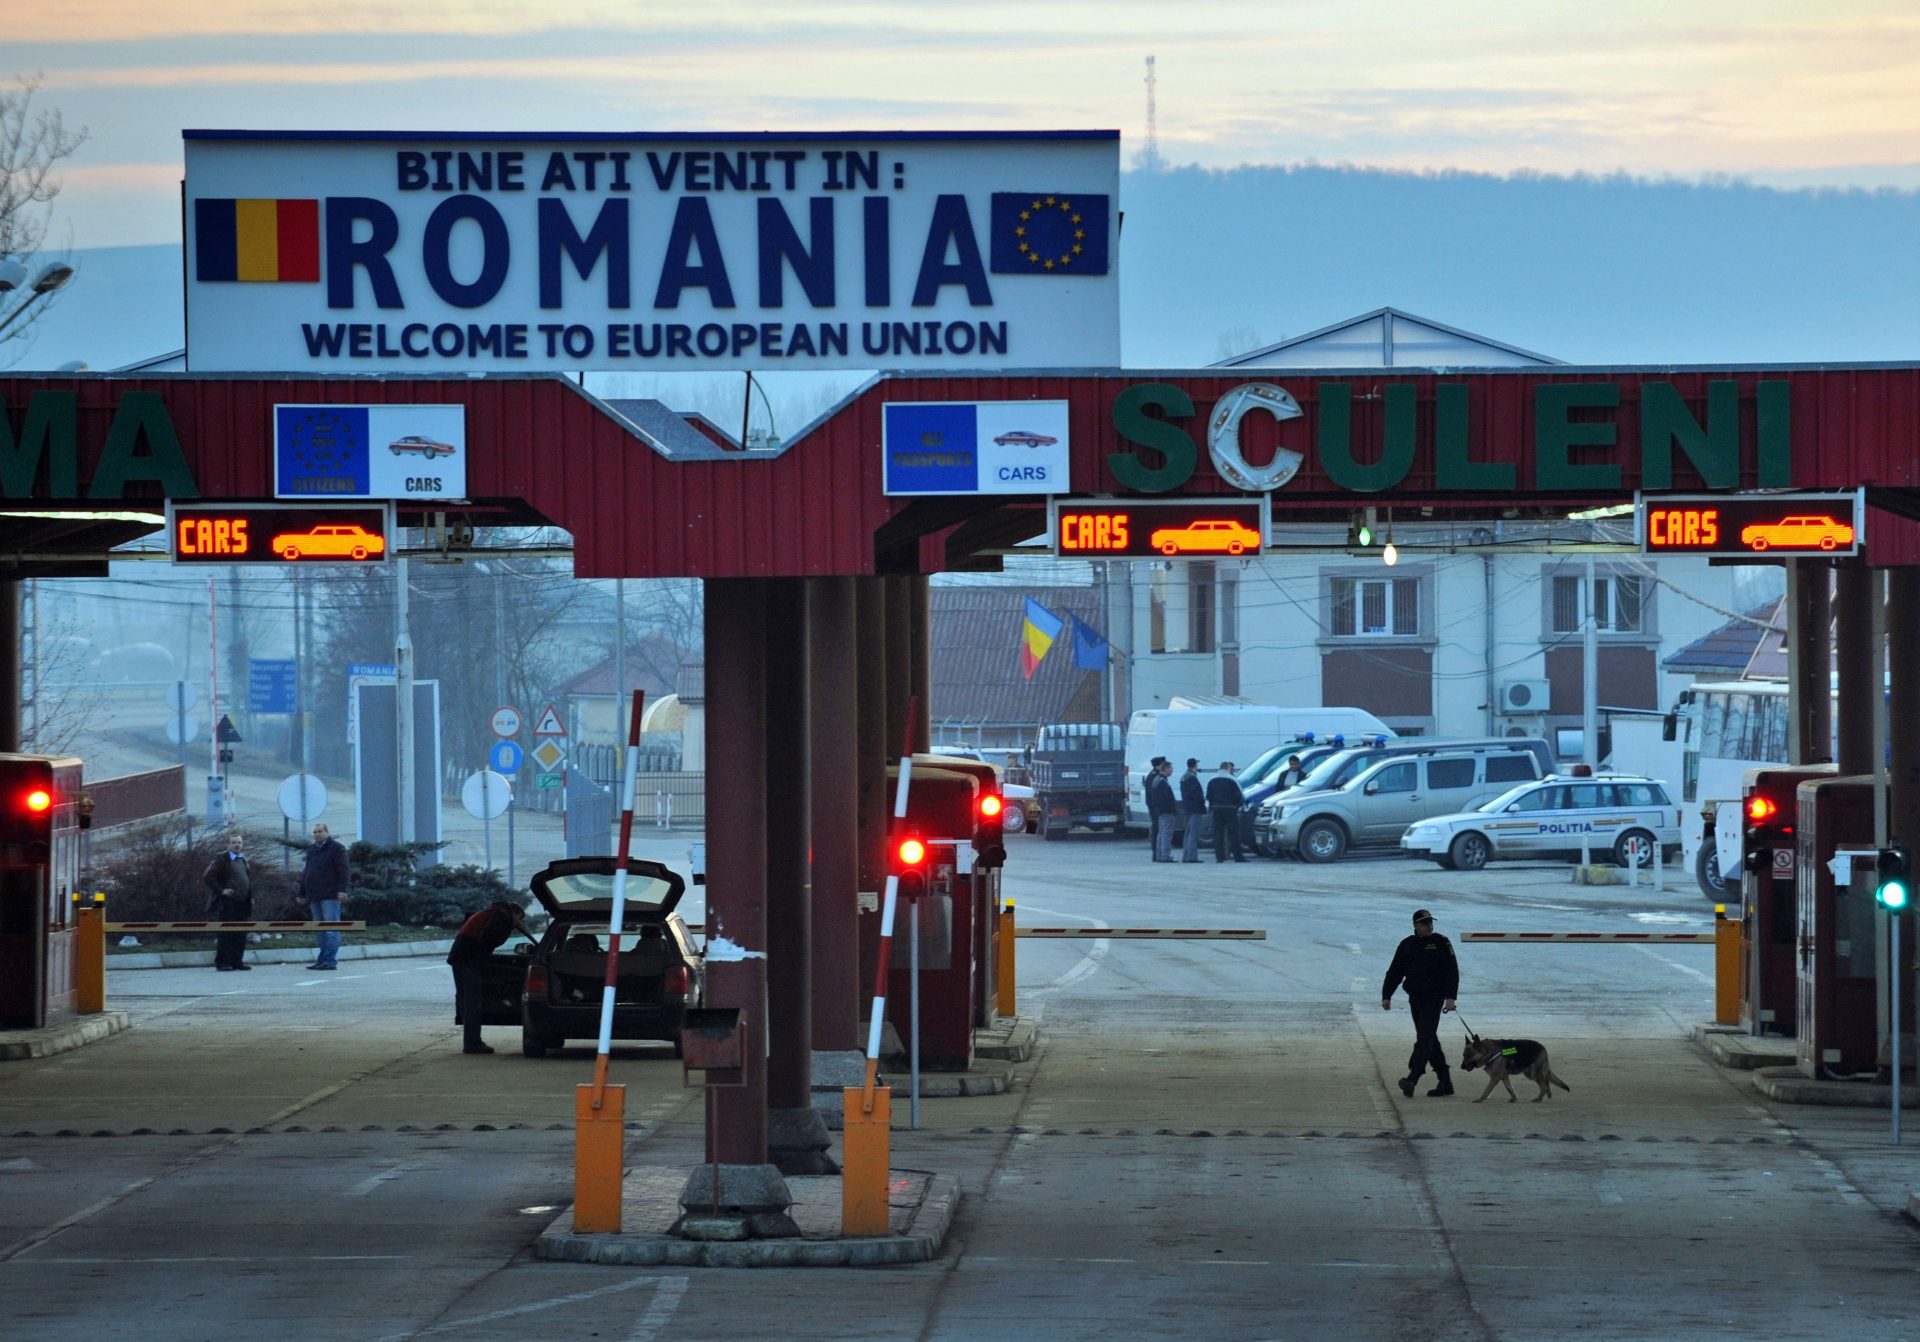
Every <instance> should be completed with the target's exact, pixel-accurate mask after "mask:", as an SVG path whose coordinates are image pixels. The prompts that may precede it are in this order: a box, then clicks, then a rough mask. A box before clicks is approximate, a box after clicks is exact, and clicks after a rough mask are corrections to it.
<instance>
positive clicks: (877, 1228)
mask: <svg viewBox="0 0 1920 1342" xmlns="http://www.w3.org/2000/svg"><path fill="white" fill-rule="evenodd" d="M841 1094H842V1095H843V1096H845V1100H844V1104H845V1106H846V1119H845V1130H844V1131H843V1132H842V1133H841V1144H840V1169H841V1184H840V1233H841V1234H842V1235H849V1236H852V1235H885V1234H887V1233H888V1230H889V1227H888V1224H887V1177H888V1172H889V1169H890V1166H891V1161H892V1144H893V1087H892V1086H876V1087H874V1090H873V1109H872V1110H871V1112H869V1111H868V1110H867V1109H866V1107H865V1103H866V1102H865V1098H864V1097H865V1095H866V1088H865V1087H863V1086H848V1087H846V1088H845V1089H844V1090H843V1091H842V1092H841Z"/></svg>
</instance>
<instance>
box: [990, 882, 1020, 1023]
mask: <svg viewBox="0 0 1920 1342" xmlns="http://www.w3.org/2000/svg"><path fill="white" fill-rule="evenodd" d="M1015 935H1016V932H1015V928H1014V921H1013V901H1012V900H1008V901H1007V902H1006V906H1005V907H1004V908H1002V909H1001V910H1000V944H999V946H998V947H996V948H995V949H996V950H997V951H998V952H999V957H1000V958H999V962H998V963H997V964H996V965H995V966H994V1001H993V1009H994V1010H995V1011H996V1012H998V1013H999V1014H1000V1015H1002V1016H1011V1015H1013V1014H1014V1010H1013V939H1014V937H1015Z"/></svg>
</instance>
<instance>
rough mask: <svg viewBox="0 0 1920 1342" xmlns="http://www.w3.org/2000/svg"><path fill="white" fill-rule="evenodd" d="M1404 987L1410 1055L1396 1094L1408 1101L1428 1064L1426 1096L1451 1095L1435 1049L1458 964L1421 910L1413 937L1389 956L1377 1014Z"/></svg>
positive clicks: (1430, 917)
mask: <svg viewBox="0 0 1920 1342" xmlns="http://www.w3.org/2000/svg"><path fill="white" fill-rule="evenodd" d="M1402 983H1405V984H1406V985H1407V1006H1408V1008H1409V1009H1410V1010H1411V1011H1412V1012H1413V1054H1412V1056H1411V1057H1409V1058H1408V1059H1407V1074H1406V1075H1405V1076H1403V1077H1401V1078H1400V1093H1401V1094H1402V1095H1405V1096H1406V1097H1407V1098H1408V1099H1412V1098H1413V1088H1414V1087H1415V1086H1417V1085H1419V1084H1420V1074H1421V1073H1422V1072H1424V1071H1426V1069H1427V1067H1428V1066H1429V1065H1431V1066H1432V1068H1433V1077H1434V1080H1435V1081H1436V1082H1437V1083H1438V1084H1436V1085H1435V1086H1434V1088H1433V1089H1432V1090H1430V1091H1428V1092H1427V1094H1428V1095H1436V1096H1437V1095H1451V1094H1453V1074H1452V1073H1451V1072H1449V1071H1448V1070H1447V1055H1446V1054H1445V1053H1444V1052H1443V1051H1442V1050H1441V1048H1440V1034H1439V1031H1440V1013H1441V1012H1443V1011H1451V1010H1453V999H1454V997H1455V996H1456V995H1457V994H1458V993H1459V991H1460V963H1459V961H1457V960H1455V959H1454V958H1453V943H1452V942H1451V941H1448V940H1447V939H1446V938H1445V937H1443V936H1440V935H1439V934H1438V933H1436V932H1435V931H1434V930H1433V915H1432V914H1431V913H1428V912H1427V911H1426V910H1425V909H1416V910H1414V914H1413V935H1412V936H1410V937H1408V938H1406V939H1405V940H1404V941H1402V942H1401V943H1400V945H1399V948H1398V949H1397V950H1395V951H1394V953H1393V963H1392V964H1390V965H1388V966H1387V977H1386V980H1385V981H1384V982H1383V983H1381V985H1380V1009H1381V1010H1382V1011H1391V1010H1392V1009H1393V990H1394V989H1395V988H1397V987H1399V986H1400V985H1401V984H1402Z"/></svg>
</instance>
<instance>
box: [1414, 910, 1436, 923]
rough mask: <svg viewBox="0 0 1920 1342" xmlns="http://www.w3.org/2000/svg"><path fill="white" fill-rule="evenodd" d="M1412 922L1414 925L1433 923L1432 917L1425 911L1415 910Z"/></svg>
mask: <svg viewBox="0 0 1920 1342" xmlns="http://www.w3.org/2000/svg"><path fill="white" fill-rule="evenodd" d="M1413 921H1414V922H1416V923H1430V922H1432V921H1433V915H1432V914H1431V913H1429V912H1428V911H1427V910H1425V909H1415V910H1414V911H1413Z"/></svg>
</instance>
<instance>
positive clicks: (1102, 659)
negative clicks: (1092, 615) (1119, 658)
mask: <svg viewBox="0 0 1920 1342" xmlns="http://www.w3.org/2000/svg"><path fill="white" fill-rule="evenodd" d="M1068 616H1069V618H1070V619H1072V621H1073V665H1074V667H1075V669H1076V670H1080V671H1104V670H1106V668H1107V640H1106V639H1105V638H1103V637H1101V634H1100V631H1099V630H1098V629H1095V628H1094V627H1093V626H1092V625H1090V624H1088V623H1087V622H1086V621H1085V620H1083V619H1081V618H1080V617H1079V616H1078V615H1074V614H1072V613H1071V612H1069V613H1068Z"/></svg>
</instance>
